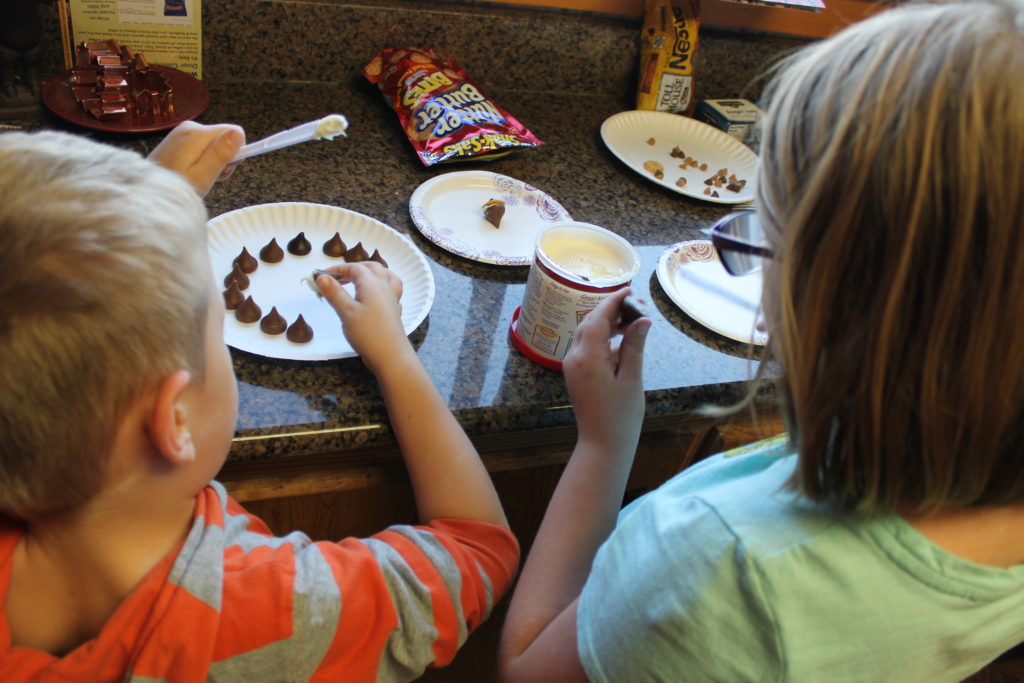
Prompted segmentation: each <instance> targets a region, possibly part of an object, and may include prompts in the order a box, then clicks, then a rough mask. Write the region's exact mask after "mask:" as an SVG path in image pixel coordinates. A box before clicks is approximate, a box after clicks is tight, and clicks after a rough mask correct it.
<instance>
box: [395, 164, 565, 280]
mask: <svg viewBox="0 0 1024 683" xmlns="http://www.w3.org/2000/svg"><path fill="white" fill-rule="evenodd" d="M489 199H500V200H502V201H503V202H505V215H504V216H503V217H502V219H501V227H499V228H495V227H494V226H493V225H491V224H490V223H489V222H488V221H487V219H486V218H484V213H483V208H482V207H483V205H484V202H486V201H487V200H489ZM409 214H410V215H411V216H412V222H413V223H415V224H416V227H417V228H418V229H419V231H420V232H422V233H423V235H424V236H425V237H426V238H427V239H429V240H430V241H431V242H433V243H434V244H436V245H437V246H439V247H441V248H443V249H446V250H448V251H450V252H452V253H453V254H457V255H458V256H462V257H465V258H468V259H472V260H473V261H480V262H481V263H490V264H493V265H497V266H528V265H530V264H531V263H532V262H533V250H534V244H535V242H536V241H537V235H538V233H540V232H541V231H542V230H544V228H546V227H548V226H549V225H552V224H554V223H559V222H561V221H571V220H572V216H570V215H569V212H568V211H566V210H565V209H564V208H562V205H561V204H559V203H558V202H556V201H555V200H554V199H552V198H551V197H549V196H548V195H547V194H545V193H544V192H541V191H540V190H538V189H537V188H535V187H532V186H530V185H527V184H526V183H524V182H522V181H521V180H516V179H515V178H510V177H508V176H504V175H500V174H498V173H491V172H489V171H454V172H451V173H445V174H443V175H439V176H435V177H434V178H431V179H430V180H428V181H426V182H425V183H423V184H422V185H420V186H419V187H417V188H416V190H415V191H414V192H413V193H412V197H410V198H409Z"/></svg>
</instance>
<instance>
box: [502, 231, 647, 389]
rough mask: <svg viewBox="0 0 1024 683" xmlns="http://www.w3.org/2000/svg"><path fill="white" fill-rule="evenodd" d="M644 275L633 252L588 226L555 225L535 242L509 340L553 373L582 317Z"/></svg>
mask: <svg viewBox="0 0 1024 683" xmlns="http://www.w3.org/2000/svg"><path fill="white" fill-rule="evenodd" d="M639 270H640V257H639V255H638V254H637V252H636V249H634V248H633V246H632V245H631V244H630V243H629V242H627V241H626V240H624V239H623V238H621V237H619V236H618V235H616V234H615V233H613V232H611V231H609V230H605V229H604V228H599V227H598V226H596V225H591V224H589V223H577V222H565V223H556V224H554V225H552V226H551V227H549V228H547V229H546V230H544V231H543V232H541V233H540V234H539V235H538V236H537V242H536V246H535V248H534V257H533V263H532V265H531V266H530V274H529V277H528V278H527V280H526V294H525V295H524V296H523V304H522V306H520V307H519V308H517V309H516V311H515V313H514V314H513V316H512V324H511V326H510V327H509V334H510V335H511V337H512V342H513V343H514V344H515V346H516V348H518V349H519V350H520V351H521V352H522V353H523V354H524V355H525V356H526V357H527V358H529V359H530V360H532V361H534V362H536V363H539V364H541V365H543V366H544V367H547V368H552V369H554V370H561V369H562V359H564V358H565V354H566V353H568V351H569V349H570V348H572V340H573V334H574V333H575V331H576V326H577V325H579V322H580V321H581V320H582V319H583V317H584V316H585V315H586V314H587V313H589V312H590V311H592V310H593V309H594V308H596V307H597V305H598V304H599V303H601V301H602V300H603V299H604V298H605V297H607V296H608V295H610V294H612V293H613V292H615V291H616V290H619V289H622V288H623V287H626V286H627V285H629V283H630V282H631V281H632V280H633V277H634V276H635V275H636V274H637V271H639Z"/></svg>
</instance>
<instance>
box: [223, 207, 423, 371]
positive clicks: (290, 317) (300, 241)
mask: <svg viewBox="0 0 1024 683" xmlns="http://www.w3.org/2000/svg"><path fill="white" fill-rule="evenodd" d="M208 235H209V242H208V244H209V252H210V260H211V262H212V264H213V272H214V276H215V277H216V278H217V284H218V285H223V286H224V290H223V291H224V292H225V300H226V301H225V308H227V309H228V311H227V316H226V318H225V321H224V341H225V342H226V343H227V344H228V345H229V346H231V347H233V348H236V349H240V350H242V351H247V352H249V353H255V354H259V355H261V356H269V357H272V358H284V359H289V360H331V359H335V358H351V357H354V356H356V355H357V354H356V352H355V350H353V349H352V346H351V345H350V344H349V343H348V340H347V339H345V335H344V334H343V333H342V329H341V322H340V321H339V319H338V315H337V313H335V311H334V309H333V308H331V306H330V304H328V303H327V302H326V301H324V300H323V299H322V298H320V297H318V296H316V294H315V293H314V292H313V291H311V289H310V286H309V280H310V279H311V276H312V275H313V272H314V271H315V270H323V269H327V268H330V267H331V266H334V265H339V264H342V263H346V256H349V257H350V258H352V259H355V260H367V259H369V260H378V259H379V260H380V261H383V262H384V264H386V267H387V268H389V269H390V270H392V271H393V272H394V273H395V274H396V275H397V276H398V277H400V278H401V279H402V283H403V290H402V300H401V303H402V326H403V328H404V329H405V331H406V333H407V334H409V333H411V332H412V331H413V330H415V329H416V328H417V327H418V326H419V325H420V323H422V322H423V320H424V318H426V316H427V313H429V311H430V306H431V305H432V304H433V301H434V276H433V274H432V272H431V270H430V265H429V263H428V262H427V258H426V256H424V255H423V252H421V251H420V250H419V248H417V247H416V245H415V244H413V242H412V240H410V239H409V238H408V237H406V236H405V235H403V234H401V233H399V232H398V231H397V230H395V229H394V228H391V227H389V226H387V225H385V224H384V223H381V222H380V221H378V220H376V219H373V218H371V217H369V216H365V215H363V214H360V213H356V212H355V211H350V210H348V209H343V208H341V207H337V206H328V205H326V204H311V203H304V202H287V203H279V204H260V205H257V206H249V207H246V208H243V209H238V210H235V211H231V212H228V213H225V214H222V215H220V216H217V217H216V218H213V219H211V220H210V222H209V224H208ZM243 249H244V250H245V254H248V258H245V256H244V254H243ZM375 256H376V258H374V257H375ZM250 259H251V260H250ZM236 260H238V261H240V262H241V261H247V262H248V263H249V266H248V267H249V268H251V266H252V265H253V262H255V266H256V267H255V269H252V270H251V272H245V270H246V268H239V270H240V271H241V274H242V275H244V277H245V278H246V280H247V281H248V282H247V283H245V284H246V287H244V288H241V287H237V284H240V283H232V278H233V276H232V273H233V272H234V271H235V268H236V265H235V261H236ZM239 265H241V263H240V264H239ZM234 277H238V276H237V275H236V276H234ZM233 284H236V288H238V289H239V292H238V293H237V295H234V296H233V298H234V299H235V301H233V302H230V303H229V302H228V301H227V298H228V294H229V292H230V290H231V286H232V285H233ZM345 287H346V288H348V289H349V291H350V293H351V292H352V289H351V288H352V285H349V284H347V285H345ZM238 296H240V297H241V301H238ZM249 298H251V299H252V303H253V304H254V305H255V306H256V307H258V309H259V312H258V313H253V311H252V310H249V311H246V312H245V313H244V314H243V315H242V316H241V317H242V319H241V320H240V319H239V317H238V316H236V312H237V310H238V309H239V308H240V307H241V306H243V305H245V302H246V300H248V299H249ZM232 303H233V304H235V306H236V308H234V309H232V307H231V304H232ZM272 314H276V315H272ZM299 316H301V317H302V320H301V323H300V322H299ZM268 317H270V318H271V319H270V320H269V321H267V318H268ZM279 318H280V319H283V321H284V323H283V325H284V329H283V331H282V329H281V328H282V322H281V320H280V319H279ZM297 323H298V324H297ZM306 327H308V328H309V329H308V331H307V330H306V329H305V328H306Z"/></svg>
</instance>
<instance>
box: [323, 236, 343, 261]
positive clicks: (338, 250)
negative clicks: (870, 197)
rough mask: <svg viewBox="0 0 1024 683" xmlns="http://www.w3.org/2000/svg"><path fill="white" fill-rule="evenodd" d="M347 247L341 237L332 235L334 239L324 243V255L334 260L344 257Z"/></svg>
mask: <svg viewBox="0 0 1024 683" xmlns="http://www.w3.org/2000/svg"><path fill="white" fill-rule="evenodd" d="M347 250H348V247H346V246H345V242H344V241H343V240H342V239H341V235H340V234H338V233H334V237H332V238H331V239H329V240H327V241H326V242H324V253H325V254H327V255H328V256H333V257H334V258H341V257H343V256H344V255H345V252H346V251H347Z"/></svg>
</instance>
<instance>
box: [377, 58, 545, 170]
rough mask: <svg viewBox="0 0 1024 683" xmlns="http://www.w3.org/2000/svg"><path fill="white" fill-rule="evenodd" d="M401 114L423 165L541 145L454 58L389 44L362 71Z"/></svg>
mask: <svg viewBox="0 0 1024 683" xmlns="http://www.w3.org/2000/svg"><path fill="white" fill-rule="evenodd" d="M363 75H364V76H366V79H367V80H368V81H370V82H371V83H375V84H376V85H377V87H378V88H380V91H381V94H383V95H384V97H385V99H387V100H388V102H389V103H390V104H391V108H392V109H394V110H395V113H396V114H398V120H399V121H400V122H401V124H402V128H403V130H405V134H406V137H408V138H409V142H411V143H412V146H413V147H414V148H415V149H416V154H417V155H419V158H420V161H422V162H423V165H424V166H433V165H434V164H439V163H441V162H445V161H464V160H469V159H479V160H483V159H491V158H495V157H498V156H504V155H505V154H508V153H509V152H512V151H514V150H516V149H519V148H522V147H538V146H540V145H542V144H544V143H543V142H541V141H540V140H538V139H537V137H536V136H535V135H534V134H533V133H531V132H530V131H529V130H527V128H526V126H524V125H523V124H521V123H519V121H517V120H516V119H515V118H513V117H512V115H511V114H509V113H508V112H507V111H505V110H504V109H502V108H501V107H499V106H498V105H497V104H496V103H495V102H494V101H493V100H491V99H490V98H488V97H487V96H486V95H484V94H483V92H481V91H480V88H479V87H477V85H476V83H474V82H473V81H472V80H471V79H470V78H469V76H467V75H466V72H465V71H463V70H462V69H461V67H459V65H458V64H457V63H456V62H454V61H452V60H444V59H442V58H441V57H439V56H438V55H437V53H435V52H434V51H433V50H431V49H430V48H415V47H410V48H402V49H397V48H390V49H387V50H384V51H383V52H381V53H380V54H378V55H377V56H376V57H374V58H373V60H372V61H371V62H370V63H369V64H367V65H366V68H364V69H363Z"/></svg>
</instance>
